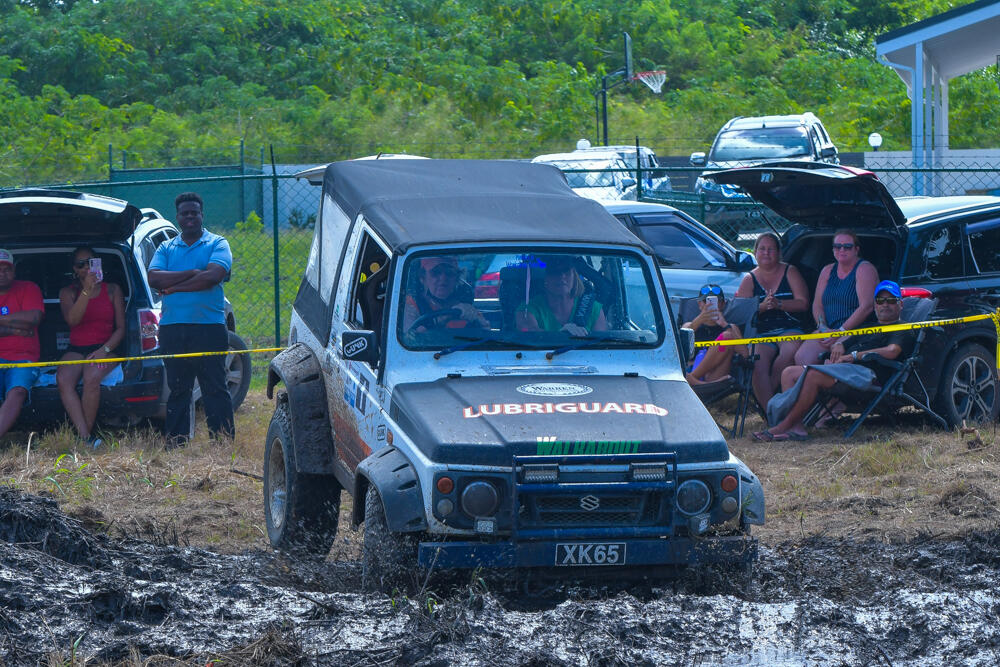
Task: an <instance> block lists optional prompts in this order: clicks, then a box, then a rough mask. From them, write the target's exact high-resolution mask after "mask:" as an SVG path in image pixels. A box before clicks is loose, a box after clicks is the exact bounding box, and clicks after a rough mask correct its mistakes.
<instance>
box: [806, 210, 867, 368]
mask: <svg viewBox="0 0 1000 667" xmlns="http://www.w3.org/2000/svg"><path fill="white" fill-rule="evenodd" d="M833 257H834V259H835V260H836V261H835V262H834V263H833V264H827V265H826V266H824V267H823V270H822V271H820V273H819V280H817V281H816V292H815V295H814V297H813V306H812V313H813V318H814V319H815V320H816V325H817V329H816V333H825V332H827V331H831V332H836V331H846V330H847V329H857V328H858V327H860V326H862V325H863V324H864V323H865V322H868V321H870V319H871V314H872V299H873V297H872V294H874V290H875V284H876V283H878V271H877V270H876V269H875V266H874V265H873V264H872V263H871V262H868V261H865V260H863V259H861V245H860V244H859V243H858V236H857V234H855V233H854V232H853V231H851V230H849V229H839V230H837V231H836V232H834V234H833ZM836 340H837V338H836V337H835V336H831V337H830V338H823V339H821V340H807V341H803V342H802V345H801V346H800V347H799V349H798V351H797V352H796V353H795V363H797V364H800V365H804V364H814V363H816V360H817V359H819V355H820V354H821V353H823V352H824V351H827V350H829V349H830V347H831V346H832V345H833V344H834V343H835V342H836Z"/></svg>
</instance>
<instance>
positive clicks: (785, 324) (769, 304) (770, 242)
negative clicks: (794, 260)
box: [736, 232, 809, 407]
mask: <svg viewBox="0 0 1000 667" xmlns="http://www.w3.org/2000/svg"><path fill="white" fill-rule="evenodd" d="M753 252H754V256H755V257H756V258H757V268H755V269H754V270H753V271H751V272H750V273H748V274H747V275H745V276H743V282H741V283H740V287H739V289H738V290H737V291H736V296H737V297H745V298H746V297H755V298H756V299H757V300H758V302H759V305H758V306H757V326H756V332H757V335H759V336H783V335H792V334H801V333H802V332H803V331H805V328H804V326H803V324H802V319H801V314H802V313H804V312H806V310H808V309H809V288H808V287H807V286H806V281H805V280H804V279H803V278H802V274H801V273H799V270H798V269H797V268H795V267H794V266H791V265H790V264H787V263H786V262H783V261H781V243H780V241H779V240H778V235H777V234H774V233H772V232H767V233H764V234H761V235H760V236H758V237H757V241H756V243H754V248H753ZM799 345H800V342H799V341H785V342H781V343H764V344H762V345H758V346H757V349H756V352H757V355H758V356H759V358H758V360H757V361H756V363H754V367H753V393H754V396H756V397H757V402H758V403H759V404H760V405H761V407H766V406H767V402H768V401H770V400H771V397H772V396H773V395H774V393H775V391H777V389H778V387H779V386H780V384H781V371H783V370H785V368H787V367H788V366H791V365H792V363H793V362H794V361H795V352H796V350H798V349H799Z"/></svg>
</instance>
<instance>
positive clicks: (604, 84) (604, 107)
mask: <svg viewBox="0 0 1000 667" xmlns="http://www.w3.org/2000/svg"><path fill="white" fill-rule="evenodd" d="M601 119H602V120H603V121H604V134H603V137H604V145H605V146H607V145H608V77H606V76H602V77H601Z"/></svg>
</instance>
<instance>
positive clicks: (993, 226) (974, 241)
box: [965, 219, 1000, 273]
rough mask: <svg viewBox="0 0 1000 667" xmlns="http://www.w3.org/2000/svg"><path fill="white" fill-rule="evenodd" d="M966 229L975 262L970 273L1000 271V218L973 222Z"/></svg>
mask: <svg viewBox="0 0 1000 667" xmlns="http://www.w3.org/2000/svg"><path fill="white" fill-rule="evenodd" d="M965 229H966V232H967V233H968V234H969V246H970V247H971V249H972V261H973V263H974V266H972V267H970V268H971V269H972V270H971V271H970V273H1000V219H993V220H983V221H981V222H973V223H970V224H969V225H967V226H966V228H965Z"/></svg>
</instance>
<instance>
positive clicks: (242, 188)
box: [240, 138, 263, 220]
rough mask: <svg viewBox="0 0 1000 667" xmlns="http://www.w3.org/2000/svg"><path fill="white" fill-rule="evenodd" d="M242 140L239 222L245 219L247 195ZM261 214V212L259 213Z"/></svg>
mask: <svg viewBox="0 0 1000 667" xmlns="http://www.w3.org/2000/svg"><path fill="white" fill-rule="evenodd" d="M243 150H244V146H243V139H242V138H241V139H240V220H246V219H247V193H246V180H245V179H244V178H243V177H244V176H246V173H247V170H246V154H245V153H244V152H243ZM261 212H262V213H263V211H261Z"/></svg>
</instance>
